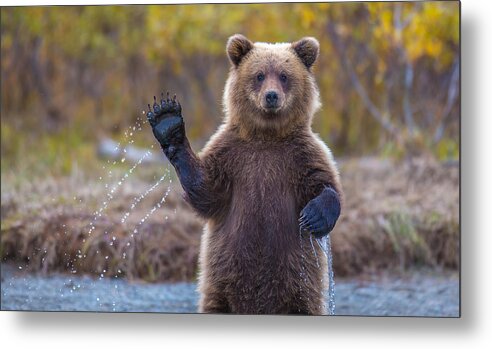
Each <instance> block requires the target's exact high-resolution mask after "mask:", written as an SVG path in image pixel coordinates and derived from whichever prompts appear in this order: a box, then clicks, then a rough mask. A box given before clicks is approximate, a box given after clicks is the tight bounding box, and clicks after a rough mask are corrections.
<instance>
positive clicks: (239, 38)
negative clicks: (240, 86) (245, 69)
mask: <svg viewBox="0 0 492 349" xmlns="http://www.w3.org/2000/svg"><path fill="white" fill-rule="evenodd" d="M252 48H253V43H252V42H251V41H249V40H248V38H247V37H245V36H244V35H241V34H235V35H233V36H231V37H230V38H229V40H227V47H226V51H227V56H229V59H230V61H231V63H232V64H233V65H234V66H235V67H237V66H238V65H239V63H241V60H242V59H243V58H244V56H246V54H247V53H248V52H249V51H251V49H252Z"/></svg>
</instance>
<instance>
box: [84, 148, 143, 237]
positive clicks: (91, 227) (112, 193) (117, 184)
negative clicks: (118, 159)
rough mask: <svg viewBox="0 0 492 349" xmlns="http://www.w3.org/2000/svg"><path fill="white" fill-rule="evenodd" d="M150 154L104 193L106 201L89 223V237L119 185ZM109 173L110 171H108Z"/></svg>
mask: <svg viewBox="0 0 492 349" xmlns="http://www.w3.org/2000/svg"><path fill="white" fill-rule="evenodd" d="M150 154H151V152H150V150H149V151H147V152H146V153H145V154H144V155H142V157H141V158H140V159H139V160H138V161H137V162H136V163H135V164H134V165H133V166H132V167H131V168H130V169H129V170H128V171H126V172H125V174H124V175H123V177H121V178H120V180H119V181H118V182H117V183H116V184H115V185H113V187H112V188H111V189H110V190H109V192H107V193H106V200H105V201H104V202H103V204H102V206H101V207H99V209H98V210H97V211H96V212H95V213H94V219H93V220H92V221H91V222H90V223H89V226H90V228H89V232H88V235H89V236H90V235H91V234H92V232H93V231H94V229H95V228H96V226H95V225H94V224H95V223H96V221H97V219H98V218H99V217H102V214H103V212H104V211H105V210H106V209H107V207H108V205H109V203H110V202H111V200H113V198H114V194H115V192H116V191H117V190H118V189H119V188H120V187H121V185H122V184H123V183H124V182H125V181H126V180H127V179H128V177H129V176H130V175H131V174H132V173H133V171H135V169H136V168H137V166H138V165H140V164H141V163H142V161H143V160H144V159H145V158H147V157H148V156H149V155H150ZM110 172H111V171H110Z"/></svg>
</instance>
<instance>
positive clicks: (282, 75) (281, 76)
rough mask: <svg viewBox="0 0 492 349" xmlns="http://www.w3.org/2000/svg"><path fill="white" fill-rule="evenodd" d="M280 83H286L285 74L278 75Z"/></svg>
mask: <svg viewBox="0 0 492 349" xmlns="http://www.w3.org/2000/svg"><path fill="white" fill-rule="evenodd" d="M280 81H282V82H286V81H287V75H285V73H281V74H280Z"/></svg>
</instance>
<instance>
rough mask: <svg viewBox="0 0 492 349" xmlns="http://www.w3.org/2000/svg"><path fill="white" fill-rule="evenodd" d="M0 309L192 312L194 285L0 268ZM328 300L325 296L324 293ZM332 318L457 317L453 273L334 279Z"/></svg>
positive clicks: (456, 281) (194, 307)
mask: <svg viewBox="0 0 492 349" xmlns="http://www.w3.org/2000/svg"><path fill="white" fill-rule="evenodd" d="M1 272H2V281H1V296H2V297H1V309H2V310H44V311H107V312H112V311H116V312H159V313H194V312H196V311H197V305H198V293H197V291H196V284H194V283H175V284H168V283H161V284H146V283H137V282H128V281H127V280H122V279H114V278H104V279H100V280H97V279H92V278H90V277H88V276H82V277H74V276H71V275H66V274H54V275H51V276H48V277H45V276H40V275H33V274H29V273H26V272H25V271H23V270H18V269H16V268H15V267H14V266H12V265H6V264H2V267H1ZM327 296H328V295H327ZM335 301H336V305H337V311H336V315H370V316H383V315H392V316H445V317H456V316H458V315H459V279H458V275H457V274H456V273H453V274H449V273H447V274H446V275H439V274H437V273H427V272H413V273H410V274H407V275H405V277H401V276H396V275H384V276H381V277H372V278H371V279H370V280H366V281H364V280H362V279H360V278H358V279H355V278H354V279H337V292H336V295H335Z"/></svg>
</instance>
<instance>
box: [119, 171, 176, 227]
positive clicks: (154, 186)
mask: <svg viewBox="0 0 492 349" xmlns="http://www.w3.org/2000/svg"><path fill="white" fill-rule="evenodd" d="M170 173H171V171H170V170H169V168H167V169H166V173H165V174H164V175H163V176H162V177H161V178H160V179H159V180H158V181H157V182H156V183H154V184H153V185H152V186H151V187H150V188H149V189H147V190H146V191H145V192H144V193H143V194H140V195H139V196H136V197H134V198H133V200H132V204H131V206H130V208H129V209H128V211H127V212H125V214H123V217H121V223H125V221H126V220H127V219H128V217H129V216H130V214H131V212H132V211H133V210H134V209H135V207H136V206H137V205H138V204H139V203H140V202H141V201H142V200H143V199H145V197H146V196H147V195H149V194H150V193H151V192H152V191H153V190H154V189H155V188H157V187H158V186H159V184H161V183H162V182H163V181H164V180H165V179H166V178H167V177H169V176H170Z"/></svg>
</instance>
